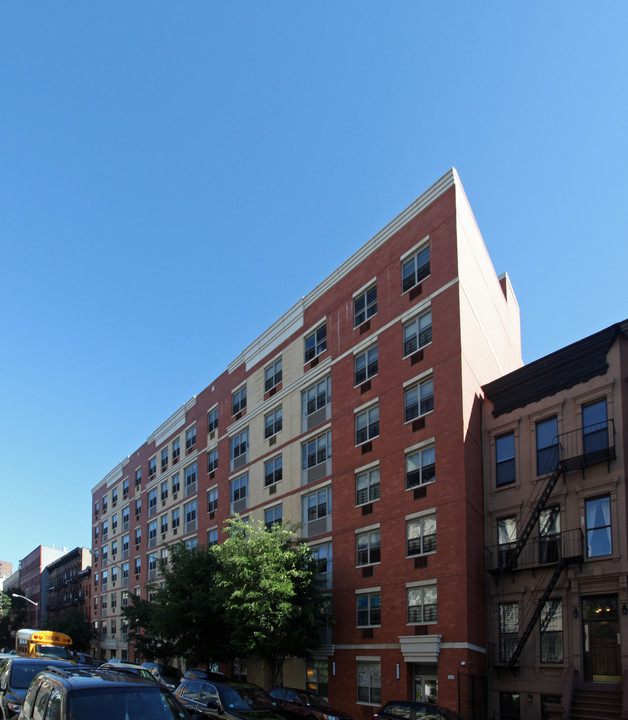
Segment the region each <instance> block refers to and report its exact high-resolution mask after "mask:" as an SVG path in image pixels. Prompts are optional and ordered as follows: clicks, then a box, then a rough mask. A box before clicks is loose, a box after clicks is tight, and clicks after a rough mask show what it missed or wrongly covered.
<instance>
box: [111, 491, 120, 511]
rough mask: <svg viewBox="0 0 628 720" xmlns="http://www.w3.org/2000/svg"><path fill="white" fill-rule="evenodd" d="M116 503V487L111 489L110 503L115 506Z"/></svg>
mask: <svg viewBox="0 0 628 720" xmlns="http://www.w3.org/2000/svg"><path fill="white" fill-rule="evenodd" d="M117 504H118V488H114V489H113V490H112V491H111V505H112V506H113V507H115V506H116V505H117Z"/></svg>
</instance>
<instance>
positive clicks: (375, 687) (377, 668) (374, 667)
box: [357, 661, 382, 705]
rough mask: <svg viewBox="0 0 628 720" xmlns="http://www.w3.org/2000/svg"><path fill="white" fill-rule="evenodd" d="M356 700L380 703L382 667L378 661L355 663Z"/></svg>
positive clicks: (373, 703) (371, 703) (370, 703)
mask: <svg viewBox="0 0 628 720" xmlns="http://www.w3.org/2000/svg"><path fill="white" fill-rule="evenodd" d="M357 690H358V702H359V703H367V704H369V705H381V704H382V667H381V663H380V662H379V661H376V662H365V661H358V663H357Z"/></svg>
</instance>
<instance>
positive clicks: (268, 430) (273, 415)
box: [264, 405, 283, 439]
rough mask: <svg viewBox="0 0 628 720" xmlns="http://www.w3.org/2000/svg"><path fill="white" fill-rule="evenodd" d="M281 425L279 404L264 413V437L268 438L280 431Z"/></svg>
mask: <svg viewBox="0 0 628 720" xmlns="http://www.w3.org/2000/svg"><path fill="white" fill-rule="evenodd" d="M282 427H283V415H282V412H281V405H280V406H279V407H278V408H275V409H274V410H272V411H271V412H269V413H267V414H266V415H264V438H265V439H268V438H269V437H272V436H273V435H276V434H277V433H278V432H280V430H281V428H282Z"/></svg>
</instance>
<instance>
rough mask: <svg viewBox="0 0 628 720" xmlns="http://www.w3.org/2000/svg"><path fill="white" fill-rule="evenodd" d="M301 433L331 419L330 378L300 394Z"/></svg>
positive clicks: (320, 381)
mask: <svg viewBox="0 0 628 720" xmlns="http://www.w3.org/2000/svg"><path fill="white" fill-rule="evenodd" d="M301 414H302V422H301V431H302V432H307V431H308V430H311V429H312V428H314V427H316V425H320V424H321V423H323V422H325V421H326V420H329V418H330V417H331V376H329V375H328V376H327V377H326V378H323V379H322V380H319V381H318V382H316V383H314V384H313V385H311V386H310V387H309V388H307V389H306V390H304V391H303V392H302V393H301Z"/></svg>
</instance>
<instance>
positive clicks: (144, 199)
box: [0, 0, 628, 562]
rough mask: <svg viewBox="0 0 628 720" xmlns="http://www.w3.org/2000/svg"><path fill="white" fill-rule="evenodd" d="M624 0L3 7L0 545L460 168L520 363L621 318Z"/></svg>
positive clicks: (66, 530) (74, 516) (8, 556)
mask: <svg viewBox="0 0 628 720" xmlns="http://www.w3.org/2000/svg"><path fill="white" fill-rule="evenodd" d="M627 29H628V3H626V2H625V1H623V0H621V1H620V0H617V1H615V2H606V1H602V2H578V1H576V2H574V1H569V2H551V3H546V2H538V1H537V2H527V3H506V2H503V1H502V0H500V1H499V2H488V1H487V2H481V3H470V2H468V1H466V0H465V1H464V2H463V1H460V2H448V1H447V0H444V1H441V2H428V0H420V1H418V0H417V1H414V2H398V1H396V0H390V1H388V2H374V1H371V0H359V1H356V2H345V1H343V0H339V1H338V2H317V3H313V2H298V1H294V0H292V1H290V2H288V1H286V2H277V1H274V0H265V1H264V2H252V1H249V2H240V1H239V0H229V2H218V1H210V0H202V2H201V1H197V0H186V1H185V2H176V1H175V0H170V2H165V1H162V0H133V2H127V1H124V2H123V1H122V0H107V2H84V1H83V0H74V1H68V2H62V3H60V2H44V1H43V0H40V1H39V2H37V1H34V2H18V1H14V2H9V0H5V2H2V3H1V4H0V82H1V85H0V98H1V100H0V108H1V109H0V243H1V248H2V254H1V258H2V260H1V262H2V265H1V271H2V282H1V285H0V301H1V308H2V316H1V317H2V352H1V353H0V423H1V425H0V443H1V445H0V450H1V454H2V463H1V464H0V473H1V474H0V482H1V492H0V559H3V560H8V561H12V562H17V560H18V559H20V558H22V557H24V556H25V555H26V554H27V553H28V552H30V551H31V550H32V549H33V548H35V547H36V546H37V545H39V544H44V545H50V546H52V545H55V546H56V547H60V546H64V545H65V546H68V547H69V548H72V547H75V546H77V545H89V544H90V490H91V488H92V487H93V486H94V485H95V484H96V483H98V482H99V481H100V480H101V479H102V478H103V477H104V476H105V475H106V474H107V473H108V472H109V471H110V470H111V469H112V468H113V467H114V466H115V465H116V464H117V463H118V462H120V461H121V460H122V459H123V458H125V457H126V456H127V455H128V454H130V453H131V452H132V451H133V450H135V449H136V448H137V447H138V446H139V445H141V444H142V443H143V442H144V441H145V440H146V438H147V437H148V436H149V435H150V434H151V432H152V431H153V430H154V429H155V428H156V427H157V426H159V425H160V424H161V423H162V422H163V421H164V420H165V419H167V418H168V417H169V416H170V415H171V414H172V412H174V411H175V410H176V409H177V408H179V407H180V406H181V405H182V404H183V403H185V402H186V401H187V400H188V399H189V398H191V397H192V396H193V395H194V394H196V393H198V392H200V390H202V389H203V388H204V387H206V386H207V385H208V384H209V382H210V381H211V380H212V379H213V378H215V377H216V376H217V375H218V374H219V373H221V372H222V371H223V370H224V369H225V368H226V366H227V364H228V363H229V361H230V360H232V359H233V358H234V357H235V355H237V354H238V353H239V352H240V351H241V350H242V349H243V348H244V347H246V346H247V345H248V344H249V343H250V342H251V341H252V340H254V339H255V338H256V337H257V336H258V335H259V334H260V333H261V332H262V331H263V330H264V329H265V328H266V327H268V325H270V324H271V323H272V322H273V321H274V320H276V319H277V318H278V317H279V316H280V315H282V314H283V313H284V312H285V311H286V310H287V309H288V308H289V307H291V306H292V305H293V303H294V302H296V300H297V299H298V298H300V297H301V296H302V295H304V294H306V293H307V292H308V291H309V290H311V289H312V288H314V287H315V286H316V285H317V284H318V283H319V282H320V281H321V280H322V279H323V278H325V277H326V276H327V275H328V274H329V273H330V272H331V271H332V270H333V269H334V268H336V267H337V266H338V265H339V264H340V263H341V262H342V261H344V260H345V259H346V258H347V257H349V256H350V255H351V254H352V253H353V252H354V251H355V250H356V249H357V248H358V247H360V246H361V245H362V244H363V243H365V242H366V241H367V240H368V239H369V238H371V237H372V236H373V235H374V234H375V233H376V232H377V231H378V230H380V229H381V228H382V227H383V226H384V225H385V224H386V223H387V222H388V221H389V220H391V219H392V218H393V217H395V216H396V215H397V214H398V213H399V212H400V211H401V210H403V209H404V208H405V207H406V206H407V205H408V204H409V203H410V202H412V200H414V199H415V198H416V197H418V196H419V195H420V194H421V193H422V192H423V191H424V190H426V189H427V188H428V187H429V186H430V185H432V183H434V182H435V181H436V180H437V179H438V178H440V177H441V176H442V175H443V174H444V173H445V172H446V171H447V170H448V169H449V168H450V167H452V166H455V167H456V168H457V170H458V172H459V174H460V177H461V179H462V182H463V185H464V187H465V189H466V192H467V195H468V197H469V200H470V202H471V205H472V207H473V209H474V212H475V215H476V218H477V221H478V224H479V226H480V229H481V231H482V234H483V236H484V240H485V242H486V245H487V247H488V250H489V252H490V254H491V257H492V259H493V262H494V265H495V269H496V270H497V272H498V273H501V272H503V271H507V272H508V273H509V274H510V276H511V278H512V282H513V285H514V288H515V292H516V293H517V297H518V300H519V304H520V307H521V316H522V334H523V348H524V359H525V360H526V361H530V360H534V359H536V358H538V357H540V356H542V355H545V354H547V353H549V352H551V351H553V350H556V349H558V348H560V347H562V346H564V345H566V344H568V343H570V342H573V341H575V340H577V339H579V338H581V337H584V336H586V335H588V334H590V333H593V332H595V331H597V330H599V329H601V328H603V327H606V326H607V325H610V324H612V323H613V322H616V321H618V320H621V319H624V318H625V317H626V316H628V303H627V302H626V301H627V294H628V293H627V290H626V267H627V265H628V238H627V230H626V227H627V226H626V207H627V199H628V173H627V172H626V171H627V169H628V140H627V138H628V134H627V128H628V87H627V86H628V80H627V78H628V72H627V71H628V43H627V42H626V32H627Z"/></svg>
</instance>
